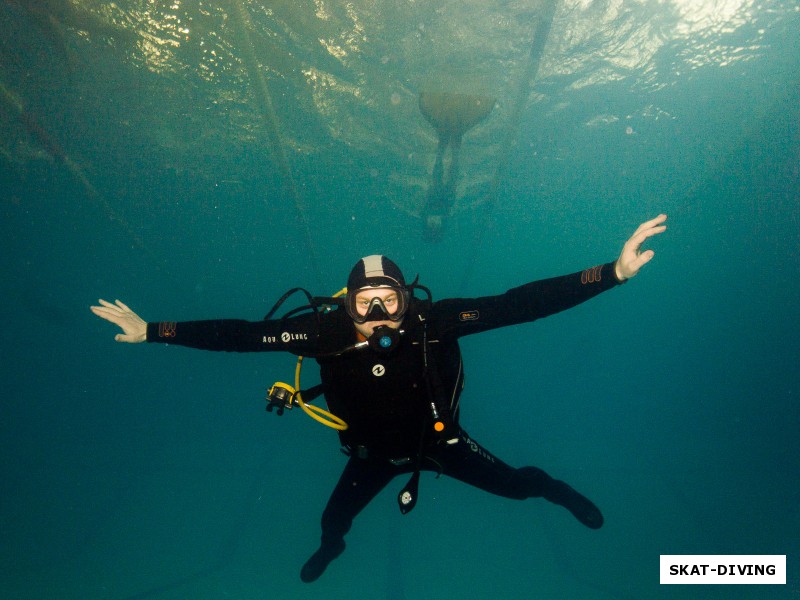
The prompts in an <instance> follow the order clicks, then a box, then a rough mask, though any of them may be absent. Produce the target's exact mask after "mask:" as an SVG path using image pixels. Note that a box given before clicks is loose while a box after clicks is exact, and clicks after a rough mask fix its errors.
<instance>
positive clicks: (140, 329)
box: [89, 300, 147, 344]
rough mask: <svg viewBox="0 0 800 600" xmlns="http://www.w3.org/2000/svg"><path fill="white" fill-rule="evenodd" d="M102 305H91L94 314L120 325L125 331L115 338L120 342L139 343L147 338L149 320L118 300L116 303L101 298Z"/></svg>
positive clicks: (90, 308)
mask: <svg viewBox="0 0 800 600" xmlns="http://www.w3.org/2000/svg"><path fill="white" fill-rule="evenodd" d="M99 302H100V306H90V307H89V310H91V311H92V312H93V313H94V314H96V315H97V316H98V317H100V318H101V319H105V320H106V321H110V322H111V323H114V324H115V325H119V326H120V327H121V328H122V331H123V332H124V333H118V334H117V335H115V336H114V339H115V340H116V341H118V342H128V343H129V344H138V343H140V342H144V341H146V340H147V322H146V321H145V320H144V319H142V318H141V317H140V316H139V315H137V314H136V313H135V312H133V311H132V310H131V309H130V308H128V307H127V306H125V304H123V303H122V302H120V301H119V300H117V301H116V302H115V303H114V304H111V303H110V302H106V301H105V300H100V301H99Z"/></svg>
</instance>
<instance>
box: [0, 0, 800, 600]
mask: <svg viewBox="0 0 800 600" xmlns="http://www.w3.org/2000/svg"><path fill="white" fill-rule="evenodd" d="M234 6H235V5H234V4H232V3H229V2H228V0H226V1H224V2H219V3H210V2H205V1H200V0H193V1H191V2H184V1H181V0H175V1H174V2H171V3H170V2H150V1H145V0H140V1H133V0H120V1H119V2H117V3H113V4H112V3H108V2H103V1H100V0H96V1H89V0H83V1H78V0H76V1H75V2H66V1H64V2H61V1H57V0H49V1H48V2H39V3H29V2H23V1H22V0H6V2H4V3H2V4H0V32H1V33H2V35H0V84H2V88H3V89H2V91H3V97H2V99H0V197H1V198H2V204H0V206H1V207H2V219H0V234H1V235H0V240H2V242H1V243H2V249H3V252H2V257H3V272H2V277H1V278H0V286H2V288H0V291H2V293H0V309H1V310H2V314H3V315H4V317H5V318H4V330H5V332H4V336H3V342H2V348H3V353H2V362H1V363H0V369H2V374H3V381H4V383H5V385H4V391H3V394H2V397H3V400H2V401H1V402H0V475H2V482H3V486H2V493H0V524H2V529H1V530H0V531H1V533H0V540H2V543H0V595H2V597H3V598H14V599H17V598H20V599H23V598H24V599H29V598H63V599H72V598H75V599H77V598H80V599H95V598H97V599H101V598H111V599H125V598H129V599H133V598H154V599H159V600H161V599H172V598H194V599H199V598H209V599H216V598H220V599H221V598H241V599H251V598H280V599H289V598H309V597H324V598H326V599H328V600H332V599H336V598H342V599H345V598H347V599H351V598H367V599H373V598H374V599H383V598H387V599H391V600H410V599H428V598H430V599H434V598H436V599H440V598H449V597H458V598H478V599H482V598H487V599H489V598H492V599H493V598H514V599H516V598H519V599H529V598H542V599H556V600H557V599H562V598H563V599H572V598H585V599H599V600H605V599H623V600H629V599H640V598H647V599H649V598H666V599H671V598H676V599H677V598H680V599H684V598H692V599H693V598H703V599H705V598H720V599H722V598H725V599H727V598H736V599H739V598H742V599H751V598H752V599H760V598H768V599H772V598H796V597H798V596H799V595H800V575H799V574H798V564H800V563H798V560H800V543H798V539H800V492H799V491H798V486H797V472H798V467H800V443H799V442H798V435H797V432H798V429H799V428H798V425H800V410H799V409H798V408H797V399H798V395H800V378H799V377H798V374H797V364H798V358H799V357H800V356H799V355H800V352H799V351H798V344H797V340H798V339H800V317H798V297H800V296H799V294H798V289H799V288H800V285H798V275H800V245H799V244H798V224H799V221H800V219H799V217H800V215H799V213H800V210H799V208H798V205H799V200H800V192H798V190H799V189H800V186H799V185H798V184H799V183H800V177H799V175H800V129H799V127H798V125H799V124H800V120H799V118H800V104H799V103H798V100H800V87H799V85H798V84H799V83H800V59H799V58H798V57H800V11H798V9H797V6H796V3H794V2H780V1H777V0H773V1H766V2H761V3H758V4H756V3H753V2H751V1H749V0H728V1H726V2H722V1H719V2H713V3H712V2H703V3H700V2H691V1H689V0H672V1H670V2H662V3H646V2H637V1H634V0H622V1H620V2H599V1H598V2H582V1H579V0H573V1H569V2H559V3H558V5H557V9H556V13H555V18H554V20H553V24H552V28H551V30H550V34H549V37H548V39H547V43H546V45H545V49H544V53H543V55H542V56H541V64H540V68H539V71H538V74H537V77H536V79H535V81H526V72H528V70H529V66H530V56H531V52H530V50H531V46H532V44H533V43H534V40H533V37H534V32H535V30H536V25H537V18H538V15H539V14H541V12H542V5H541V4H540V3H537V2H526V1H522V0H519V1H513V0H509V1H506V2H499V1H498V2H486V1H485V0H481V1H477V0H475V1H467V2H464V1H460V2H455V1H446V2H437V3H432V2H429V3H428V2H419V1H417V2H412V1H402V2H401V1H393V2H388V1H386V2H384V1H383V0H378V1H372V2H367V1H362V0H356V1H354V2H349V3H345V2H326V1H324V0H317V1H315V2H311V1H299V2H297V1H293V2H289V1H286V2H272V3H264V4H261V3H257V2H245V3H244V9H245V11H246V15H247V17H248V19H249V21H250V23H249V26H246V23H245V25H244V26H243V25H242V21H241V19H237V18H236V15H237V14H238V13H236V12H235V11H234ZM243 27H245V28H244V29H243ZM256 74H260V77H261V82H259V81H258V79H259V77H258V76H257V75H256ZM259 86H261V87H259ZM526 86H527V87H526ZM437 88H438V89H441V88H444V89H446V90H448V91H456V92H461V93H470V94H489V95H491V96H492V97H494V98H495V99H496V104H495V106H494V108H493V111H492V113H491V114H490V115H489V117H488V118H487V119H486V120H485V121H483V122H481V123H479V124H478V125H476V126H475V127H474V128H472V129H471V130H470V131H468V132H467V133H466V135H465V136H464V141H463V147H462V159H461V165H460V166H461V178H460V180H459V183H458V187H457V198H456V203H455V206H454V207H453V210H452V214H451V215H450V216H449V217H448V218H447V219H446V223H445V228H444V230H443V235H442V240H441V241H440V242H438V243H431V242H428V241H425V239H424V236H423V231H424V226H423V222H422V219H421V218H420V213H421V210H422V207H423V205H424V202H425V194H426V191H427V188H428V185H429V183H430V175H431V169H432V166H433V161H434V156H435V151H436V134H435V132H434V130H433V128H432V127H431V126H430V124H429V123H427V122H426V120H425V118H424V117H423V116H422V115H421V114H420V112H419V109H418V105H417V98H418V95H419V93H420V92H421V91H424V90H428V89H437ZM265 91H266V94H267V95H266V96H265ZM267 100H268V101H269V104H270V105H271V106H267V102H266V101H267ZM273 126H274V128H275V131H277V133H278V135H279V139H277V140H276V139H274V138H271V137H270V129H271V127H273ZM276 144H277V145H276ZM277 146H279V148H278V147H277ZM281 154H282V155H283V157H284V160H285V163H284V164H282V163H281V159H280V156H281ZM284 167H285V168H284ZM661 212H664V213H667V214H668V215H669V230H668V231H667V233H665V234H664V235H663V236H661V237H660V238H659V239H657V240H654V241H653V243H652V245H651V247H652V248H653V249H654V250H655V251H656V256H655V258H654V260H653V261H652V263H650V264H648V265H647V266H646V267H645V269H644V270H643V271H642V273H641V274H640V275H639V276H638V277H637V278H636V279H634V280H633V281H631V282H630V283H629V284H627V285H625V286H624V287H622V288H619V289H615V290H612V291H610V292H608V293H607V294H604V295H602V296H601V297H599V298H597V299H595V300H593V301H591V302H589V303H587V304H585V305H582V306H580V307H578V308H576V309H574V310H571V311H569V312H567V313H564V314H561V315H557V316H554V317H552V318H549V319H546V320H544V321H541V322H538V323H536V324H532V325H524V326H520V327H516V328H512V329H508V330H501V331H495V332H491V333H487V334H483V335H479V336H474V337H471V338H467V339H465V340H464V342H463V344H462V348H463V352H464V357H465V368H466V374H467V378H466V380H467V387H466V390H465V392H464V395H463V397H462V424H463V425H464V427H465V428H466V429H467V430H468V431H469V433H470V434H471V435H472V436H473V437H474V438H475V439H477V440H479V441H480V442H481V443H482V444H483V445H485V446H486V447H488V448H489V449H490V450H491V451H492V452H494V453H495V454H497V455H498V456H500V457H501V458H503V459H504V460H506V461H507V462H509V463H511V464H513V465H515V466H522V465H526V464H533V465H536V466H539V467H541V468H544V469H545V470H547V471H548V472H549V473H551V474H553V475H554V476H556V477H559V478H562V479H565V480H567V481H569V482H570V483H571V484H572V485H573V486H575V487H576V488H577V489H579V490H581V491H582V492H584V493H585V494H586V495H588V496H589V497H591V498H592V499H593V500H594V501H596V503H597V504H598V505H599V506H600V507H601V509H602V510H603V512H604V515H605V517H606V524H605V526H604V528H603V529H602V530H600V531H596V532H595V531H590V530H588V529H585V528H583V527H581V526H580V525H579V524H578V523H576V522H575V521H574V519H572V518H571V517H570V516H569V515H568V514H567V513H566V512H565V511H563V510H561V509H559V508H558V507H555V506H553V505H550V504H548V503H546V502H543V501H540V500H528V501H526V502H514V501H511V500H505V499H501V498H497V497H493V496H489V495H486V494H484V493H482V492H480V491H478V490H475V489H471V488H468V487H466V486H464V485H462V484H460V483H458V482H455V481H451V480H446V479H444V478H442V479H434V477H433V476H431V475H430V474H428V475H427V476H423V478H422V482H421V494H422V497H421V500H420V503H419V505H418V506H417V508H416V509H415V510H414V512H413V513H411V514H410V515H407V516H401V515H400V514H399V512H398V511H397V508H396V504H395V498H394V496H395V495H396V493H397V491H398V490H399V488H400V487H401V486H402V484H403V483H404V481H400V480H398V481H397V482H395V483H393V484H392V485H390V486H389V488H387V490H386V491H385V492H384V493H383V494H382V495H380V496H379V497H378V498H377V499H376V500H375V501H374V502H373V504H371V505H370V506H369V507H368V508H367V510H365V511H364V513H362V514H361V515H360V516H359V518H358V520H357V521H356V524H355V526H354V527H353V530H352V531H351V533H350V534H349V535H348V538H347V540H348V548H347V552H346V553H345V554H344V555H343V556H342V557H341V558H339V559H338V560H337V561H336V562H334V563H333V564H332V565H331V567H330V568H329V570H328V571H327V572H326V573H325V575H324V576H323V577H322V578H321V579H320V580H319V581H318V582H316V583H315V584H313V585H311V586H307V585H304V584H302V583H301V582H300V580H299V577H298V573H299V569H300V566H301V565H302V564H303V562H304V561H305V560H306V558H307V557H308V556H309V555H310V553H311V552H312V551H313V550H314V549H315V548H316V546H317V543H318V536H319V516H320V514H321V512H322V509H323V508H324V506H325V502H326V500H327V497H328V494H329V493H330V491H331V490H332V488H333V486H334V484H335V482H336V480H337V478H338V475H339V473H340V471H341V468H342V467H343V466H344V461H345V457H343V456H342V455H341V454H340V453H339V451H338V446H337V440H336V437H335V434H334V433H333V432H332V431H330V430H327V429H325V428H323V427H321V426H319V425H317V424H316V423H314V422H312V421H311V420H310V419H308V418H306V417H305V416H304V415H303V414H302V413H299V412H296V411H295V412H293V413H292V414H288V415H284V416H283V417H280V418H279V417H277V416H275V415H274V414H272V415H270V414H266V413H265V412H264V404H263V392H264V388H265V387H266V386H269V385H270V384H272V382H273V381H275V380H276V379H286V378H288V377H290V376H291V373H292V370H293V366H294V365H293V361H292V359H291V357H288V356H277V355H276V356H273V355H228V354H215V353H204V352H198V351H193V350H187V349H183V348H173V347H164V346H160V345H159V346H158V347H155V346H128V345H122V344H115V343H114V341H113V334H114V333H115V331H114V328H113V327H112V326H110V325H109V324H107V323H104V322H101V321H100V320H98V319H97V318H96V317H94V316H93V315H92V314H91V313H90V312H89V310H88V306H89V305H90V304H93V303H94V302H95V301H96V299H97V298H98V297H102V298H106V299H110V300H113V299H114V298H120V299H122V300H123V301H125V302H126V303H128V304H129V305H130V306H131V307H132V308H133V309H134V310H136V311H138V312H139V313H140V314H141V315H142V316H143V317H144V318H145V319H148V320H151V321H157V320H190V319H200V318H218V317H239V318H245V319H250V320H257V319H260V318H261V317H263V315H264V313H265V312H266V311H267V310H268V308H269V307H270V306H271V305H272V304H273V303H274V302H275V300H277V298H278V297H280V295H281V294H282V293H283V292H284V291H285V290H287V289H288V288H290V287H293V286H296V285H303V286H305V287H308V288H309V289H311V290H313V291H314V292H315V293H319V294H327V293H332V292H334V291H336V290H338V289H339V288H341V287H342V286H343V284H344V281H345V279H346V275H347V272H348V271H349V269H350V267H351V266H352V264H353V263H354V262H355V260H357V259H358V258H359V257H361V256H363V255H367V254H372V253H385V254H387V255H389V256H391V257H392V258H393V259H394V260H396V261H397V262H398V263H399V264H400V266H401V267H402V268H403V269H404V271H405V272H406V275H407V276H408V277H411V276H413V274H415V273H419V274H420V280H421V282H423V283H425V284H427V285H428V286H429V287H431V288H432V290H433V293H434V297H435V298H443V297H448V296H468V295H488V294H494V293H500V292H502V291H504V290H506V289H508V288H510V287H513V286H516V285H519V284H522V283H525V282H527V281H531V280H535V279H539V278H543V277H549V276H554V275H560V274H565V273H570V272H575V271H579V270H582V269H585V268H587V267H590V266H593V265H596V264H599V263H603V262H607V261H610V260H613V259H614V258H615V257H616V256H617V255H618V254H619V251H620V249H621V246H622V243H623V242H624V241H625V240H626V239H627V237H628V236H629V235H630V234H631V233H632V232H633V230H634V229H635V228H636V226H637V225H638V224H639V223H640V222H642V221H643V220H645V219H648V218H651V217H653V216H655V215H656V214H658V213H661ZM314 376H315V374H314V369H313V365H309V369H308V373H307V377H308V380H309V382H311V381H313V379H314ZM661 554H785V555H787V565H788V575H787V584H786V585H784V586H661V585H659V579H658V560H659V555H661Z"/></svg>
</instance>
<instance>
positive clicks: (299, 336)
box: [281, 331, 308, 344]
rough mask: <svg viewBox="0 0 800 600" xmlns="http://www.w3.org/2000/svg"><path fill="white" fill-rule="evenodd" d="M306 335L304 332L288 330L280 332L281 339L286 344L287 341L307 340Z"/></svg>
mask: <svg viewBox="0 0 800 600" xmlns="http://www.w3.org/2000/svg"><path fill="white" fill-rule="evenodd" d="M307 339H308V335H307V334H305V333H289V332H288V331H284V332H283V333H282V334H281V341H282V342H283V343H284V344H288V343H289V342H294V341H295V340H307Z"/></svg>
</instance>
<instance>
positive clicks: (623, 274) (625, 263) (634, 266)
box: [614, 215, 667, 281]
mask: <svg viewBox="0 0 800 600" xmlns="http://www.w3.org/2000/svg"><path fill="white" fill-rule="evenodd" d="M666 220H667V215H658V216H657V217H656V218H655V219H651V220H650V221H645V222H644V223H642V224H641V225H639V228H638V229H637V230H636V231H635V232H634V234H633V235H632V236H631V238H630V239H629V240H628V241H627V242H625V245H624V246H623V247H622V253H621V254H620V255H619V258H618V259H617V262H616V264H615V266H614V271H615V272H616V275H617V279H619V280H620V281H625V280H626V279H630V278H631V277H633V276H634V275H636V274H637V273H638V272H639V269H641V268H642V267H643V266H644V265H645V264H647V263H648V262H650V260H652V258H653V256H655V252H653V251H652V250H645V251H644V252H641V248H642V244H644V242H645V241H646V240H647V238H649V237H652V236H654V235H658V234H659V233H662V232H664V231H666V229H667V226H666V225H663V223H664V222H666Z"/></svg>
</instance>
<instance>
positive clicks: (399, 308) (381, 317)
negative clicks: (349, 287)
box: [345, 286, 410, 323]
mask: <svg viewBox="0 0 800 600" xmlns="http://www.w3.org/2000/svg"><path fill="white" fill-rule="evenodd" d="M373 290H374V291H381V292H384V293H381V295H380V296H373V295H371V294H367V293H365V292H369V291H373ZM409 296H410V294H409V291H408V290H407V289H406V288H399V287H386V286H384V287H375V288H372V287H366V288H361V289H358V290H353V291H352V292H350V291H348V293H347V299H346V302H345V308H346V309H347V314H348V315H350V318H351V319H353V321H355V322H356V323H366V322H368V321H392V322H394V323H396V322H398V321H401V320H402V319H403V317H404V316H405V314H406V311H407V310H408V303H409Z"/></svg>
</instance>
